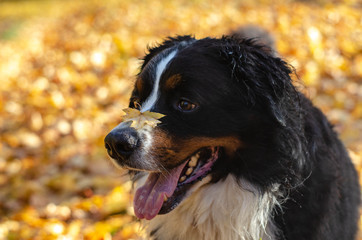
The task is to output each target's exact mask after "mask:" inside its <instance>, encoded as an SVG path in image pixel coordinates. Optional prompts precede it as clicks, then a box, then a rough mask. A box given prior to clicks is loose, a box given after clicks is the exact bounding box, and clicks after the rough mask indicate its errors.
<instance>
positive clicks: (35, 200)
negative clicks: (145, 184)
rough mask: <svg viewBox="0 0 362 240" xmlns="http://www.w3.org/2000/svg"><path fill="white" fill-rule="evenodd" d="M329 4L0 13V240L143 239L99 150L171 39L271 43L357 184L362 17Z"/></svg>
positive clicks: (145, 4) (84, 5)
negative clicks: (146, 68) (152, 56)
mask: <svg viewBox="0 0 362 240" xmlns="http://www.w3.org/2000/svg"><path fill="white" fill-rule="evenodd" d="M330 2H331V1H319V2H318V3H315V2H314V1H287V0H283V1H267V0H265V1H259V2H258V3H255V1H251V0H250V1H231V0H216V1H212V4H211V3H209V1H201V0H193V1H188V0H172V1H171V0H170V1H154V0H152V1H151V0H144V1H131V0H122V1H116V0H109V1H96V0H92V1H70V0H63V1H61V0H54V1H45V0H42V1H34V0H33V1H0V239H9V240H13V239H14V240H15V239H59V240H65V239H67V240H68V239H94V240H96V239H105V240H108V239H132V238H137V237H138V236H140V235H141V233H142V231H141V229H140V226H139V223H138V222H137V221H136V219H135V217H134V216H133V210H132V208H131V201H132V198H131V196H130V189H131V184H130V183H129V182H127V177H125V176H123V172H122V171H121V170H117V169H115V168H114V167H113V166H112V165H111V164H110V162H109V161H108V158H107V156H106V152H105V150H104V147H103V138H104V136H105V135H106V133H107V132H108V131H109V130H110V129H112V128H113V127H114V126H115V125H116V124H117V123H118V122H119V121H120V117H121V109H123V108H125V107H126V106H127V100H128V96H129V93H130V87H131V86H132V84H133V81H134V77H133V76H134V74H135V73H136V72H137V68H138V67H139V64H140V61H139V60H138V59H139V58H140V57H141V56H142V55H143V54H144V52H145V47H146V46H147V44H151V45H152V44H154V43H155V42H157V41H160V40H161V39H162V38H164V37H165V36H167V35H175V34H195V36H196V37H198V38H200V37H205V36H221V35H222V34H225V33H228V32H229V31H231V30H234V29H235V28H237V27H239V26H241V25H245V24H258V25H261V26H263V27H264V28H265V29H267V30H269V31H270V32H272V34H273V35H274V37H275V39H276V43H277V49H278V51H279V52H280V54H281V55H282V56H283V57H285V58H286V59H287V60H288V61H290V62H291V63H292V64H293V65H294V66H295V67H296V69H297V72H298V74H299V76H300V79H301V81H302V84H303V85H304V87H302V90H303V91H304V92H305V93H306V94H307V95H308V96H309V97H310V98H311V99H312V100H313V101H314V103H315V104H316V105H317V106H319V107H320V108H321V109H322V110H323V111H324V112H325V113H326V115H327V116H328V118H329V119H330V121H331V122H332V123H334V124H335V127H336V130H337V131H338V132H339V133H340V136H341V138H342V140H343V141H344V142H345V144H346V146H347V147H348V149H349V151H350V153H351V156H352V158H353V161H354V163H355V165H356V168H357V169H358V171H359V172H361V170H362V84H361V81H362V54H361V53H362V29H361V24H362V17H361V10H362V9H361V8H362V6H361V4H360V3H358V1H353V0H345V1H333V2H334V3H333V4H332V3H330ZM360 182H362V178H361V181H360ZM361 226H362V224H361ZM360 239H362V238H360Z"/></svg>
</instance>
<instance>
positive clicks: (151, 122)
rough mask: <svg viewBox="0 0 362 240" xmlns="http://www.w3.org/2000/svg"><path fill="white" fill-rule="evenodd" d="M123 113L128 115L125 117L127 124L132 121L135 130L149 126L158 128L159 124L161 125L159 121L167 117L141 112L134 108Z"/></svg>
mask: <svg viewBox="0 0 362 240" xmlns="http://www.w3.org/2000/svg"><path fill="white" fill-rule="evenodd" d="M123 112H125V113H126V115H125V116H124V117H123V119H124V121H125V122H128V121H132V124H131V127H133V128H135V129H141V128H143V127H144V126H146V125H148V126H151V127H156V126H157V124H159V123H161V121H159V120H158V119H160V118H162V117H164V116H165V115H163V114H161V113H156V112H150V111H146V112H140V111H139V110H137V109H134V108H125V109H123Z"/></svg>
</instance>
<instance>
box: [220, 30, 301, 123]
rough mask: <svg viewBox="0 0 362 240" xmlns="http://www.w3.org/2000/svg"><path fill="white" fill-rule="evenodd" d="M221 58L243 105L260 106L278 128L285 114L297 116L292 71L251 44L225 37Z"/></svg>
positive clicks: (284, 118)
mask: <svg viewBox="0 0 362 240" xmlns="http://www.w3.org/2000/svg"><path fill="white" fill-rule="evenodd" d="M223 40H224V44H223V47H222V55H223V56H224V57H225V59H226V61H227V62H228V64H229V65H230V69H231V77H232V78H233V79H234V80H235V81H237V82H238V84H239V85H240V87H241V90H242V92H243V94H244V98H245V102H246V103H247V104H249V105H251V106H254V105H255V104H256V103H259V104H261V105H262V106H263V107H264V108H266V109H267V111H269V113H270V115H271V116H272V117H273V118H274V120H275V121H276V122H278V123H279V124H280V125H281V126H286V122H287V118H288V114H291V113H294V112H296V111H295V109H296V108H297V106H294V105H293V104H295V103H296V102H298V100H297V99H296V98H298V94H297V91H296V89H295V87H294V86H293V84H292V80H291V78H290V74H291V73H292V70H291V67H290V66H289V65H288V64H287V63H286V62H284V61H283V60H282V59H280V58H278V57H275V56H273V55H271V54H270V53H268V52H266V51H264V49H263V46H260V45H257V44H255V42H253V40H250V39H249V40H245V39H242V40H240V39H235V38H232V37H231V38H230V37H224V38H223Z"/></svg>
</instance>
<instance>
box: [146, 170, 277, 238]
mask: <svg viewBox="0 0 362 240" xmlns="http://www.w3.org/2000/svg"><path fill="white" fill-rule="evenodd" d="M209 180H210V179H209V178H208V177H207V178H204V179H203V181H201V182H199V183H197V184H195V186H193V189H194V190H193V192H191V193H190V194H189V197H187V198H185V199H184V200H183V201H182V202H181V204H180V205H179V206H178V207H176V209H174V210H173V211H171V212H170V213H168V214H165V215H158V216H156V217H155V218H154V219H152V220H151V221H149V222H148V223H146V229H147V232H148V233H149V234H151V232H153V235H152V237H151V239H157V240H171V239H172V240H177V239H179V240H184V239H187V240H194V239H195V240H210V239H220V240H238V239H240V240H260V239H263V240H272V239H275V237H274V235H275V233H276V228H275V226H274V224H273V222H271V221H270V217H271V214H272V210H273V208H274V207H275V206H276V205H278V201H277V193H278V189H277V187H275V188H274V189H272V190H270V191H269V192H267V193H264V194H263V195H260V194H259V193H258V191H257V190H256V188H255V187H254V186H253V185H251V184H250V183H248V182H247V181H244V180H241V181H240V184H238V183H237V181H236V179H235V178H234V177H233V176H231V175H229V176H228V177H227V178H226V179H225V180H223V181H219V182H217V183H213V184H206V185H204V184H205V183H207V182H208V181H209ZM196 185H198V186H196ZM200 186H201V187H200Z"/></svg>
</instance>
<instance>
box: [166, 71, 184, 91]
mask: <svg viewBox="0 0 362 240" xmlns="http://www.w3.org/2000/svg"><path fill="white" fill-rule="evenodd" d="M181 82H182V78H181V75H180V74H174V75H172V76H171V77H169V78H168V79H167V80H166V82H165V88H166V89H174V88H175V87H176V86H177V85H179V84H180V83H181Z"/></svg>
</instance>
